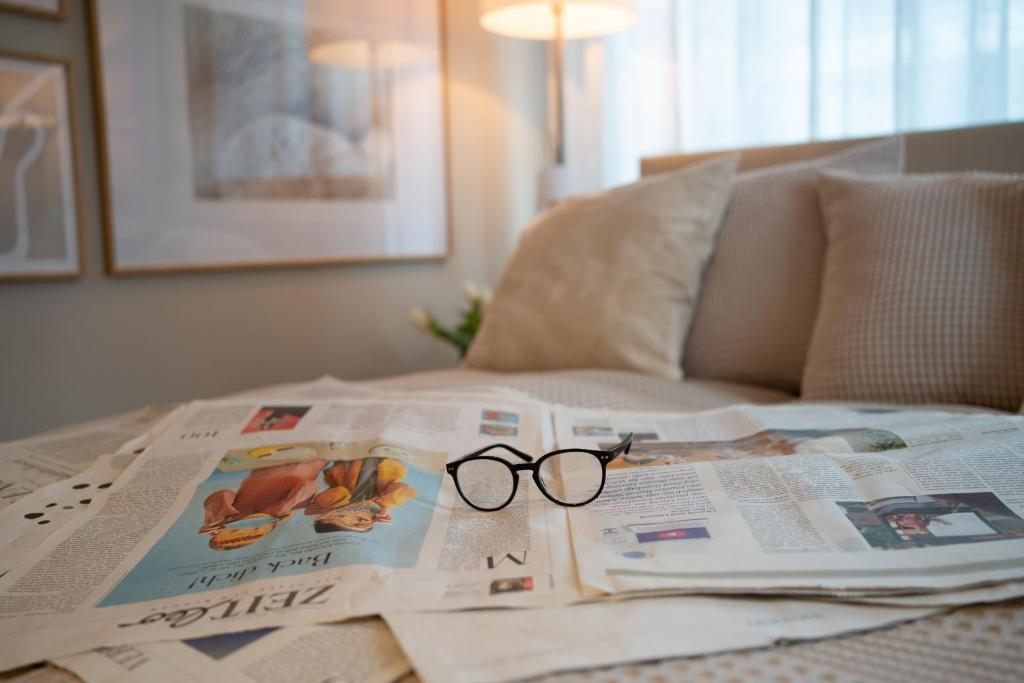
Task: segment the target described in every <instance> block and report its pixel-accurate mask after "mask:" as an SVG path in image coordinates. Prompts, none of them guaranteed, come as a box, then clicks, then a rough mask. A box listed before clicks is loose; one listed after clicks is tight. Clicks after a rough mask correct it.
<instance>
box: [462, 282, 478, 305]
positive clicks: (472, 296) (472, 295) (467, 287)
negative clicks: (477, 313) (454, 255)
mask: <svg viewBox="0 0 1024 683" xmlns="http://www.w3.org/2000/svg"><path fill="white" fill-rule="evenodd" d="M462 291H463V292H465V293H466V298H467V299H469V300H470V301H477V300H479V299H480V296H481V292H480V288H479V287H477V286H476V283H474V282H470V281H469V280H463V281H462Z"/></svg>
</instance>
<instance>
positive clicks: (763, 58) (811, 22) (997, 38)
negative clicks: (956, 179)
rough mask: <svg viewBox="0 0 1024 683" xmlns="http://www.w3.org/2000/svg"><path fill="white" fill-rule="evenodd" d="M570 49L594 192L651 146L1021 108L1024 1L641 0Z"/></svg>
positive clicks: (919, 125)
mask: <svg viewBox="0 0 1024 683" xmlns="http://www.w3.org/2000/svg"><path fill="white" fill-rule="evenodd" d="M637 7H638V11H639V17H638V22H637V25H636V26H635V27H634V28H633V29H631V30H629V31H627V32H624V33H620V34H617V35H613V36H610V37H608V38H605V39H603V40H593V41H581V42H578V43H574V44H570V46H569V51H568V54H567V59H566V64H567V69H568V71H567V74H566V76H567V81H568V87H567V98H568V99H567V116H568V120H567V126H568V134H569V139H568V146H569V147H568V149H569V162H570V165H572V166H573V170H574V173H575V174H576V176H577V179H578V181H580V184H581V185H583V186H584V187H585V188H588V189H589V188H596V187H602V186H607V185H613V184H617V183H621V182H628V181H629V180H632V179H634V178H635V177H636V176H637V172H638V164H639V158H640V157H641V156H644V155H649V154H657V153H664V152H669V151H673V150H683V151H700V150H709V149H729V148H736V147H748V146H754V145H778V144H792V143H799V142H805V141H808V140H824V139H836V138H854V137H865V136H871V135H879V134H886V133H892V132H899V131H911V130H926V129H939V128H953V127H959V126H966V125H975V124H982V123H994V122H999V121H1006V120H1015V119H1022V118H1024V0H637Z"/></svg>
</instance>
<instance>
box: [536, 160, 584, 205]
mask: <svg viewBox="0 0 1024 683" xmlns="http://www.w3.org/2000/svg"><path fill="white" fill-rule="evenodd" d="M574 185H575V184H574V182H573V177H572V173H570V172H569V169H568V168H567V167H565V166H562V165H558V164H554V165H551V166H548V167H546V168H544V169H543V170H541V172H540V175H539V176H538V177H537V205H538V207H539V208H540V209H542V210H543V209H549V208H551V207H552V206H554V205H555V204H557V203H559V202H560V201H562V200H563V199H565V198H566V197H568V196H569V195H571V194H573V191H574V190H575V187H574Z"/></svg>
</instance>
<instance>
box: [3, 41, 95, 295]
mask: <svg viewBox="0 0 1024 683" xmlns="http://www.w3.org/2000/svg"><path fill="white" fill-rule="evenodd" d="M71 79H72V69H71V63H70V61H69V60H67V59H65V58H62V57H55V56H49V55H40V54H35V53H28V52H21V51H14V50H0V281H8V280H47V279H69V278H77V277H79V276H80V275H81V274H82V273H83V272H84V270H85V258H84V246H83V230H82V210H81V195H80V193H81V189H80V184H81V183H80V179H79V171H78V156H79V155H78V130H77V124H76V121H75V106H74V99H73V96H72V92H71Z"/></svg>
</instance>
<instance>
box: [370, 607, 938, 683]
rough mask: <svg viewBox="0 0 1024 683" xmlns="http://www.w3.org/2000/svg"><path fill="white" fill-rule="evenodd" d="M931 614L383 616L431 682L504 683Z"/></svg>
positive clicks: (679, 610) (620, 611) (571, 610)
mask: <svg viewBox="0 0 1024 683" xmlns="http://www.w3.org/2000/svg"><path fill="white" fill-rule="evenodd" d="M932 613H934V610H928V609H913V608H898V607H887V608H886V607H874V606H866V605H844V604H839V603H827V602H820V601H804V600H779V599H750V598H747V599H732V598H714V597H703V596H673V597H663V598H656V599H640V600H626V601H622V602H613V603H607V602H606V603H595V604H587V605H574V606H571V607H554V608H541V609H531V610H474V611H468V612H451V613H446V614H430V613H398V614H386V615H385V618H386V619H387V621H388V624H389V625H390V626H391V628H392V630H393V631H394V633H395V636H396V637H397V638H398V641H399V643H401V645H402V649H403V650H405V652H406V654H407V655H408V656H409V658H410V659H411V660H412V663H413V666H414V667H415V669H416V672H417V673H418V674H419V676H420V678H421V679H422V680H423V681H424V682H425V683H499V682H501V681H510V680H514V679H520V678H525V677H528V676H538V675H540V674H545V673H549V672H552V671H564V670H570V669H579V668H584V667H586V668H593V667H600V666H609V665H612V664H624V663H628V662H639V661H646V660H653V659H665V658H669V657H684V656H694V655H701V654H710V653H713V652H723V651H727V650H738V649H744V648H752V647H764V646H767V645H771V644H773V643H776V642H778V641H780V640H800V639H808V638H824V637H828V636H835V635H838V634H841V633H848V632H851V631H861V630H867V629H872V628H878V627H880V626H884V625H888V624H893V623H897V622H901V621H909V620H913V619H919V618H921V617H924V616H927V615H929V614H932Z"/></svg>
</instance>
